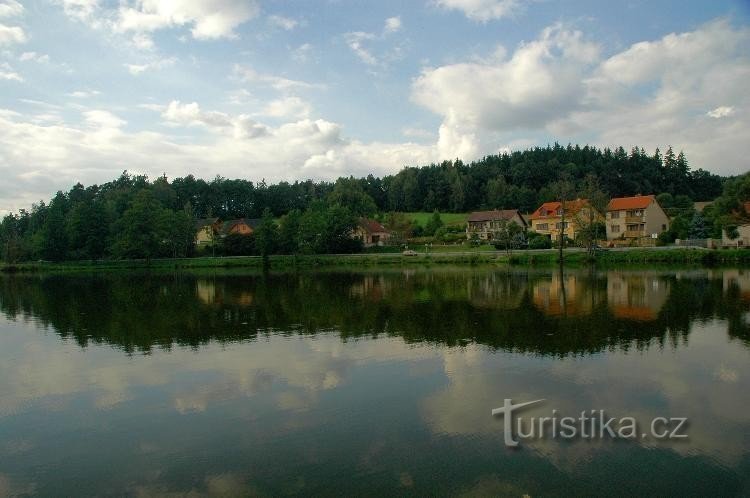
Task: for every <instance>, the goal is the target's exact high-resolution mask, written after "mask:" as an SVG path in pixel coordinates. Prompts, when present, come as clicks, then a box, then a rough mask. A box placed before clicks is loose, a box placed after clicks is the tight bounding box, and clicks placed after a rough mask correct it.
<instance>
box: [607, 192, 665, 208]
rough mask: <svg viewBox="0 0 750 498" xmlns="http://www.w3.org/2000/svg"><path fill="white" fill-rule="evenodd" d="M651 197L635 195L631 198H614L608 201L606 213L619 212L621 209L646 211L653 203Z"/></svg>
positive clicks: (654, 198)
mask: <svg viewBox="0 0 750 498" xmlns="http://www.w3.org/2000/svg"><path fill="white" fill-rule="evenodd" d="M655 200H656V197H654V196H653V195H636V196H633V197H615V198H614V199H612V200H610V201H609V204H608V205H607V211H621V210H623V209H646V208H647V207H648V206H649V204H651V203H652V202H654V201H655Z"/></svg>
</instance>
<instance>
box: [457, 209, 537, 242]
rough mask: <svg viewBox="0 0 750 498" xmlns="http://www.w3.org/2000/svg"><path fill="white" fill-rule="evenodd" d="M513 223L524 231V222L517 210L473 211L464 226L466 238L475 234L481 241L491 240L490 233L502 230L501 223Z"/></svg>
mask: <svg viewBox="0 0 750 498" xmlns="http://www.w3.org/2000/svg"><path fill="white" fill-rule="evenodd" d="M509 222H513V223H515V224H516V225H518V226H519V227H521V228H523V229H526V220H524V219H523V216H521V213H519V212H518V210H517V209H495V210H492V211H475V212H473V213H471V214H470V215H469V220H468V223H467V224H466V238H467V239H470V238H472V237H473V236H474V234H476V235H477V236H478V237H479V238H480V239H482V240H491V239H492V233H493V232H495V231H497V230H499V229H500V228H502V224H503V223H509Z"/></svg>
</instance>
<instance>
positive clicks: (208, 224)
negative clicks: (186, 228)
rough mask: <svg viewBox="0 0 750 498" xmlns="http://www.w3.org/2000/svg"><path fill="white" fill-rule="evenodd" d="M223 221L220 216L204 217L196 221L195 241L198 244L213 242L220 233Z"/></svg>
mask: <svg viewBox="0 0 750 498" xmlns="http://www.w3.org/2000/svg"><path fill="white" fill-rule="evenodd" d="M220 226H221V223H220V221H219V218H204V219H202V220H196V222H195V243H196V244H197V245H199V246H200V245H206V244H211V243H212V242H213V241H214V240H215V239H216V236H217V234H218V233H219V227H220Z"/></svg>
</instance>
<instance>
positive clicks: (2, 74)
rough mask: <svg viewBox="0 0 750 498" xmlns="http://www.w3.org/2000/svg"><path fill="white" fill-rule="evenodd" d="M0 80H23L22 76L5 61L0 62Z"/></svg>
mask: <svg viewBox="0 0 750 498" xmlns="http://www.w3.org/2000/svg"><path fill="white" fill-rule="evenodd" d="M0 80H7V81H19V82H20V81H23V77H21V75H20V74H18V73H17V72H15V71H14V70H13V68H12V67H10V64H8V63H7V62H0Z"/></svg>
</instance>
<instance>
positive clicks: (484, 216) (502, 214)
mask: <svg viewBox="0 0 750 498" xmlns="http://www.w3.org/2000/svg"><path fill="white" fill-rule="evenodd" d="M516 215H518V217H519V218H521V220H522V221H523V222H524V223H526V220H524V219H523V216H521V213H519V212H518V209H493V210H492V211H474V212H473V213H471V214H470V215H469V220H468V221H496V220H506V221H509V220H512V219H513V218H514V217H515V216H516Z"/></svg>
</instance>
